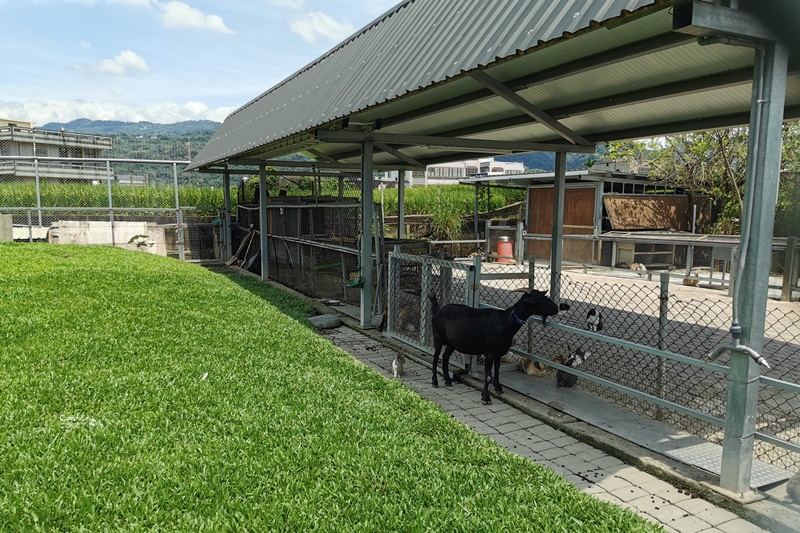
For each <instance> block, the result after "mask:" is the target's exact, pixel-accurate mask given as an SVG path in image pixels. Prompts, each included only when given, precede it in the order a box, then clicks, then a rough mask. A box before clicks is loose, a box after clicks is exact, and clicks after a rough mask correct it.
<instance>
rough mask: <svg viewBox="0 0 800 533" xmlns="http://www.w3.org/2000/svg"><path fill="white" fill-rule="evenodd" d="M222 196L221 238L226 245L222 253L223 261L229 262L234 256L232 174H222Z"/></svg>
mask: <svg viewBox="0 0 800 533" xmlns="http://www.w3.org/2000/svg"><path fill="white" fill-rule="evenodd" d="M222 196H223V208H222V209H223V216H222V220H221V221H220V222H221V223H222V228H221V229H222V231H221V237H222V241H223V244H224V245H225V246H224V248H223V251H222V259H224V260H226V261H227V260H228V259H230V258H231V257H232V256H233V235H232V233H231V174H230V172H224V173H223V174H222Z"/></svg>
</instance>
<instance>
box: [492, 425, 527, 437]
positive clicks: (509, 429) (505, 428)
mask: <svg viewBox="0 0 800 533" xmlns="http://www.w3.org/2000/svg"><path fill="white" fill-rule="evenodd" d="M494 427H495V429H496V430H497V432H498V433H502V434H503V435H505V434H506V433H513V432H514V431H519V430H520V429H522V428H521V427H519V424H515V423H514V422H508V423H505V424H500V425H498V424H495V426H494Z"/></svg>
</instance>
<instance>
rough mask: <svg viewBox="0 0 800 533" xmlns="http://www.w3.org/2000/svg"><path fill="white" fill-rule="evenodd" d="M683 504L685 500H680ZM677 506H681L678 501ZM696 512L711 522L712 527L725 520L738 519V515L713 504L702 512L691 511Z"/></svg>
mask: <svg viewBox="0 0 800 533" xmlns="http://www.w3.org/2000/svg"><path fill="white" fill-rule="evenodd" d="M681 503H683V504H685V503H686V502H681ZM677 506H678V507H681V505H680V503H679V504H677ZM690 514H696V515H698V516H701V517H703V520H705V521H706V522H708V523H709V524H711V525H712V526H713V527H718V526H720V525H721V524H725V523H727V522H733V521H735V520H738V518H739V517H738V516H737V515H736V514H734V513H732V512H730V511H728V510H727V509H722V508H721V507H716V506H714V505H711V504H709V508H708V509H706V510H705V511H703V512H702V513H691V512H690Z"/></svg>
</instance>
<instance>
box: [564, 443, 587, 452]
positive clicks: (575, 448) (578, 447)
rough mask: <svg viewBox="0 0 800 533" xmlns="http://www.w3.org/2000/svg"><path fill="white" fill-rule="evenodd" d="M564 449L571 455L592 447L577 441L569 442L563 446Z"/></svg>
mask: <svg viewBox="0 0 800 533" xmlns="http://www.w3.org/2000/svg"><path fill="white" fill-rule="evenodd" d="M564 449H565V450H567V451H568V452H569V453H571V454H573V455H577V454H579V453H581V452H585V451H586V450H591V449H593V448H592V447H591V446H589V445H588V444H586V443H585V442H580V441H578V442H576V443H574V444H569V445H567V446H564Z"/></svg>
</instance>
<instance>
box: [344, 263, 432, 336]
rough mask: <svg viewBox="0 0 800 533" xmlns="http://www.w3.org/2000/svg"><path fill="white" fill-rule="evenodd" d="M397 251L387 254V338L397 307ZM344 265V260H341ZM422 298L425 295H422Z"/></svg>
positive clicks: (398, 284) (390, 332)
mask: <svg viewBox="0 0 800 533" xmlns="http://www.w3.org/2000/svg"><path fill="white" fill-rule="evenodd" d="M397 253H398V252H397V251H394V252H389V274H388V275H389V280H388V283H387V284H386V285H387V287H389V291H388V292H389V294H387V295H386V296H387V301H386V333H387V334H388V336H389V337H392V336H394V321H395V312H396V309H395V307H396V306H397V296H396V295H397V294H398V293H399V291H400V283H399V279H400V269H399V268H398V267H397V263H398V261H399V258H398V257H397ZM342 263H344V258H343V260H342ZM422 297H423V298H424V297H425V295H422Z"/></svg>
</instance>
